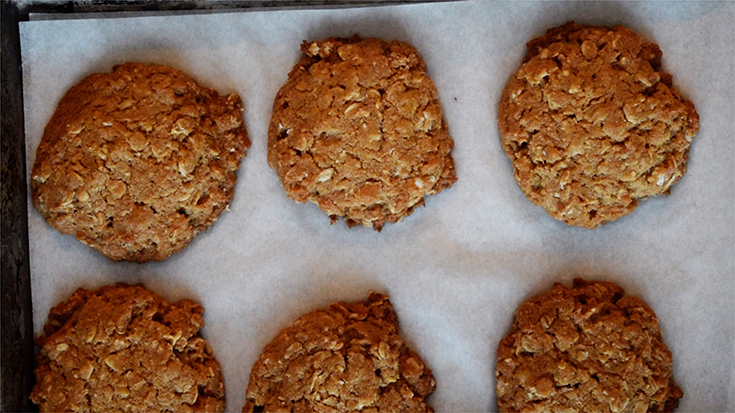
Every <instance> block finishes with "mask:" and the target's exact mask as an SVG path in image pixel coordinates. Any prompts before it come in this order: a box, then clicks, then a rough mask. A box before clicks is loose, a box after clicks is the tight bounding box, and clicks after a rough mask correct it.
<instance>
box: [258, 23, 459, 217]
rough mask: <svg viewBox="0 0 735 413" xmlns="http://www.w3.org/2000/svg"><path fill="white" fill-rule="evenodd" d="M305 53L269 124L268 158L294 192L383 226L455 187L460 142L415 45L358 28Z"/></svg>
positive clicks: (306, 47)
mask: <svg viewBox="0 0 735 413" xmlns="http://www.w3.org/2000/svg"><path fill="white" fill-rule="evenodd" d="M301 51H302V52H303V56H302V59H301V61H300V62H299V63H298V64H297V65H296V66H295V67H294V68H293V70H291V73H289V75H288V82H287V83H286V84H285V85H284V86H283V87H282V88H281V90H280V91H279V92H278V95H277V96H276V100H275V103H274V105H273V118H272V119H271V124H270V128H269V129H268V164H269V165H270V166H271V168H273V169H275V170H276V172H277V173H278V177H279V178H280V180H281V185H283V188H284V189H285V191H286V194H287V195H288V196H289V197H290V198H292V199H294V200H295V201H298V202H302V203H304V202H306V201H307V200H308V201H311V202H314V203H315V204H317V205H319V208H321V209H322V211H324V212H326V213H327V214H328V215H329V216H330V217H331V218H332V223H334V222H335V221H336V220H337V217H340V216H341V217H344V218H345V221H346V222H347V224H348V225H350V226H352V225H358V224H360V225H364V226H367V227H373V228H375V229H377V230H380V229H381V228H382V227H383V224H385V223H386V222H398V221H400V220H401V219H402V218H403V217H405V216H407V215H410V214H411V213H412V212H413V210H414V208H416V207H418V206H421V205H423V204H424V197H425V196H426V195H433V194H436V193H438V192H439V191H441V190H443V189H446V188H449V187H450V186H452V184H453V183H454V182H455V181H456V180H457V178H456V177H455V175H454V161H453V160H452V156H451V155H450V151H451V149H452V147H453V146H454V141H453V140H452V138H451V137H450V136H449V133H448V132H447V124H446V123H445V122H444V119H443V115H442V108H441V104H440V103H439V95H438V93H437V90H436V86H434V82H432V80H431V79H430V78H429V75H428V74H427V73H426V66H425V65H424V62H423V60H422V59H421V57H420V56H419V54H418V52H417V51H416V49H414V48H413V47H412V46H410V45H408V44H406V43H403V42H399V41H392V42H390V43H387V42H384V41H382V40H379V39H374V38H369V39H360V38H359V37H358V36H354V37H353V38H351V39H335V38H330V39H328V40H325V41H321V42H312V43H307V42H304V44H303V45H302V46H301Z"/></svg>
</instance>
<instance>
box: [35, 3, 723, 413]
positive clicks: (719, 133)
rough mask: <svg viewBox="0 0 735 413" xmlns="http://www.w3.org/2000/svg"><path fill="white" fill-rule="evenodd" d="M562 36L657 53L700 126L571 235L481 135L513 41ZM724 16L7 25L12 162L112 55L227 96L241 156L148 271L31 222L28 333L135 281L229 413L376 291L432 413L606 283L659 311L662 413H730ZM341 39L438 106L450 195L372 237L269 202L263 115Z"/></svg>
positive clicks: (512, 63) (287, 203) (438, 11)
mask: <svg viewBox="0 0 735 413" xmlns="http://www.w3.org/2000/svg"><path fill="white" fill-rule="evenodd" d="M567 20H575V21H577V22H581V23H588V24H603V25H613V24H623V25H626V26H629V27H631V28H633V29H634V30H636V31H637V32H638V33H639V34H641V35H642V36H643V37H644V38H646V39H649V40H654V41H656V42H657V43H658V44H659V45H660V47H661V49H662V50H663V52H664V57H663V65H664V69H665V70H667V71H668V72H670V73H671V74H673V76H674V84H675V87H676V88H677V89H678V90H679V91H680V92H681V93H682V94H683V95H684V96H686V97H687V98H689V99H691V100H692V101H693V102H694V103H695V105H696V108H697V110H698V112H699V114H700V116H701V130H700V132H699V134H698V135H697V136H696V137H695V139H694V141H693V146H692V149H691V157H690V162H689V170H688V172H687V175H686V176H685V177H684V178H683V179H682V180H681V181H680V182H679V183H678V184H676V185H675V186H674V187H673V190H672V194H671V195H670V196H668V197H657V198H654V199H650V200H647V201H644V202H642V203H641V204H640V206H639V207H638V209H637V210H636V211H635V212H633V213H632V214H631V215H629V216H627V217H624V218H623V219H621V220H619V221H618V222H615V223H611V224H607V225H605V226H603V227H601V228H598V229H596V230H593V231H589V230H586V229H581V228H574V227H570V226H567V225H565V224H563V223H561V222H558V221H556V220H554V219H552V218H550V217H549V216H548V215H547V214H546V212H545V211H544V210H543V209H541V208H539V207H536V206H534V205H533V204H531V202H529V201H528V200H527V199H526V198H525V197H524V195H523V194H522V193H521V191H520V189H519V188H518V186H517V184H516V183H515V181H514V179H513V175H512V167H511V163H510V161H509V160H508V158H507V157H506V156H505V154H504V153H503V151H502V150H501V148H500V144H499V136H498V130H497V126H496V120H497V118H496V113H497V102H498V100H499V98H500V93H501V90H502V87H503V86H504V84H505V83H506V81H507V80H508V79H509V77H510V76H511V74H512V73H513V72H514V71H515V70H516V68H517V67H518V65H520V63H521V60H522V57H523V55H524V53H525V42H526V41H528V40H530V39H531V38H533V37H535V36H538V35H541V34H543V33H544V32H545V30H546V29H547V28H550V27H554V26H557V25H561V24H563V23H564V22H566V21H567ZM734 28H735V3H733V2H723V3H713V2H702V3H698V2H677V3H665V2H653V3H647V2H644V3H628V2H624V3H605V2H588V3H576V2H561V3H557V2H554V3H546V2H543V3H537V2H518V3H517V2H511V3H507V2H492V3H490V2H479V3H478V2H461V3H441V4H424V5H405V6H391V7H380V8H372V7H371V8H358V9H335V10H311V11H309V10H290V11H264V12H243V13H226V14H208V15H188V16H165V17H135V18H114V19H84V20H64V21H33V22H28V23H22V24H21V35H22V52H23V81H24V91H25V125H26V134H27V135H26V139H27V162H28V163H27V165H28V170H29V172H30V166H31V165H32V164H33V161H34V159H35V149H36V146H37V145H38V142H39V140H40V138H41V135H42V133H43V128H44V126H45V124H46V122H47V121H48V120H49V118H50V117H51V115H52V113H53V111H54V109H55V107H56V104H57V103H58V101H59V99H60V98H61V97H62V95H63V94H64V93H65V92H66V90H67V89H69V88H70V87H71V86H72V85H73V84H75V83H77V82H78V81H80V80H81V79H82V78H83V77H84V76H86V75H88V74H91V73H95V72H101V71H109V70H110V69H111V67H112V66H113V65H114V64H118V63H123V62H126V61H141V62H157V63H163V64H168V65H171V66H174V67H177V68H179V69H181V70H183V71H184V72H186V73H188V74H189V75H190V76H192V77H194V78H195V79H197V81H199V82H200V83H201V84H203V85H207V86H209V87H214V88H216V89H217V90H219V91H220V93H230V92H237V93H239V94H240V95H241V96H242V98H243V100H244V102H245V104H246V109H245V120H246V124H247V128H248V131H249V133H250V137H251V140H252V141H253V145H252V148H251V149H250V151H249V152H248V155H247V157H246V158H245V159H244V161H243V162H242V165H241V168H240V170H239V179H238V183H237V187H236V191H235V199H234V201H233V202H232V204H231V205H230V208H231V211H230V212H227V213H225V214H224V215H223V216H222V217H221V218H220V219H219V221H218V222H217V223H216V224H215V225H214V226H213V227H212V228H210V229H209V230H208V231H207V232H206V233H204V234H202V235H200V236H199V237H198V238H196V239H195V240H194V242H192V244H191V245H190V246H189V247H188V248H187V249H185V250H184V251H183V252H182V253H180V254H178V255H176V256H174V257H172V258H170V259H168V260H166V261H165V262H162V263H148V264H144V265H138V264H130V263H113V262H110V261H108V260H107V258H105V257H103V256H102V255H100V254H98V253H96V252H94V251H92V250H91V249H89V248H88V247H86V246H85V245H83V244H81V243H80V242H78V241H76V240H75V239H74V238H73V237H71V236H65V235H61V234H59V233H58V232H57V231H55V230H53V229H52V228H51V227H50V226H49V225H47V224H46V223H45V222H44V221H43V219H42V218H41V216H40V215H39V214H38V213H37V212H36V211H35V210H34V209H33V208H32V207H31V208H30V210H29V212H28V213H29V227H30V229H29V231H30V234H29V235H30V251H31V272H32V288H33V309H34V322H35V324H34V326H35V327H34V328H35V330H36V332H40V331H41V329H42V326H43V323H44V322H45V319H46V315H47V313H48V310H49V308H50V307H51V306H53V305H55V304H56V303H58V302H59V301H61V300H64V299H66V298H67V297H68V296H69V295H70V294H71V293H72V292H73V291H74V290H75V289H76V288H77V287H80V286H84V287H87V288H93V287H97V286H101V285H103V284H111V283H114V282H117V281H127V282H144V283H145V284H146V285H147V286H148V287H149V288H151V289H153V290H155V291H157V292H159V293H161V294H162V295H164V296H166V297H167V298H169V299H172V300H175V299H179V298H184V297H189V298H192V299H195V300H197V301H198V302H200V303H202V305H204V307H205V308H206V312H205V320H206V323H207V326H206V327H205V329H204V331H203V334H204V336H205V338H206V339H207V340H208V341H209V343H210V344H211V346H212V348H213V350H214V352H215V355H216V357H217V358H218V359H219V361H220V363H221V364H222V367H223V370H224V375H225V380H226V387H227V405H228V410H230V411H239V410H240V409H241V408H242V406H243V404H244V399H245V396H244V391H245V387H246V384H247V380H248V376H249V373H250V369H251V367H252V365H253V363H254V362H255V360H256V359H257V357H258V355H259V354H260V352H261V350H262V349H263V347H264V346H265V344H266V343H268V342H269V341H270V340H271V339H272V338H273V337H274V336H275V334H276V333H277V332H278V331H279V330H280V329H282V328H284V327H286V326H287V325H289V324H290V323H291V322H293V321H294V320H295V319H296V318H297V317H298V316H299V315H301V314H303V313H305V312H308V311H310V310H312V309H314V308H317V307H323V306H326V305H327V304H328V303H330V302H334V301H339V300H346V301H352V300H361V299H365V298H366V297H367V294H368V290H370V289H373V290H376V291H380V292H385V293H389V294H390V295H391V297H392V300H393V303H394V305H395V307H396V309H397V312H398V316H399V318H400V321H401V329H402V335H403V337H404V338H405V340H406V341H407V342H408V343H409V344H410V345H411V346H413V347H414V348H415V349H416V350H417V351H418V352H419V353H420V354H421V355H422V357H423V358H424V360H425V361H426V362H427V364H428V365H429V366H430V367H431V368H432V369H433V371H434V375H435V377H436V380H437V383H438V389H437V391H436V393H435V394H434V396H433V397H432V398H431V403H432V404H433V406H434V407H435V408H436V410H437V411H448V412H483V411H493V410H495V408H496V407H495V406H496V405H495V392H494V385H495V380H494V378H493V372H494V369H495V361H494V360H495V351H496V348H497V344H498V341H499V340H500V339H501V337H502V336H503V335H504V334H505V333H506V332H507V330H508V328H509V327H510V324H511V321H512V317H513V313H514V310H515V308H516V307H517V306H518V305H519V304H520V303H521V302H523V301H524V300H526V299H528V298H530V297H531V296H532V295H534V294H537V293H540V292H543V291H545V290H548V289H549V288H551V287H552V285H553V283H554V282H562V283H565V284H567V285H569V284H570V283H571V279H572V278H573V277H574V276H582V277H587V278H591V279H604V280H610V281H614V282H617V283H619V284H620V285H621V286H623V287H624V288H626V290H627V291H628V292H629V293H631V294H635V295H638V296H640V297H641V298H643V299H644V300H645V301H647V302H648V303H649V304H650V305H651V306H652V308H653V309H654V310H655V311H656V312H657V314H658V316H659V320H660V322H661V325H662V328H663V331H664V338H665V341H666V343H667V344H668V346H669V348H670V349H671V351H672V352H673V355H674V369H675V377H676V379H677V381H678V383H679V384H680V386H681V387H682V389H683V390H684V393H685V395H684V398H683V399H682V401H681V407H680V409H679V410H678V411H680V412H695V411H696V412H714V411H726V410H728V411H733V410H735V392H734V391H733V388H734V387H735V383H734V382H733V372H734V371H735V364H734V360H735V356H734V352H735V335H734V332H735V322H734V319H735V317H734V314H733V309H734V308H735V294H734V292H735V261H734V260H735V207H734V205H735V168H734V162H733V159H734V152H735V145H734V144H733V142H734V141H733V138H732V131H733V115H734V114H735V110H734V108H733V101H734V100H735V84H734V82H733V78H735V73H733V72H734V67H735V64H734V63H733V56H735V49H734V47H733V44H735V41H734V40H735V29H734ZM353 33H359V34H360V35H362V36H364V37H366V36H377V37H381V38H384V39H400V40H404V41H408V42H410V43H412V44H413V45H414V46H416V48H417V49H418V50H419V51H420V52H421V54H422V55H423V58H424V59H425V61H426V64H427V66H428V69H429V72H430V75H431V76H432V78H433V79H434V81H435V82H436V85H437V87H438V89H439V93H440V96H441V101H442V104H443V108H444V112H445V117H446V120H447V122H448V123H449V130H450V133H451V135H452V136H453V137H454V140H455V143H456V147H455V149H454V151H453V155H454V158H455V161H456V165H457V174H458V177H459V181H458V182H457V183H456V184H455V186H454V187H452V188H451V189H449V190H446V191H444V192H442V193H441V194H439V195H437V196H433V197H429V198H428V200H427V203H426V207H423V208H420V209H418V210H417V211H416V212H415V213H414V214H413V215H412V216H410V217H408V218H406V219H405V220H404V221H403V222H401V223H399V224H394V225H387V226H386V227H385V228H384V229H383V231H382V232H381V233H378V232H375V231H373V230H371V229H366V228H352V229H349V228H347V226H346V225H345V224H344V223H343V222H339V223H338V224H336V225H332V226H330V225H329V218H328V217H327V216H326V215H325V214H323V213H322V212H321V211H319V210H318V208H317V207H316V206H314V205H313V204H308V205H302V204H298V203H295V202H293V201H291V200H290V199H288V198H287V197H286V195H285V194H284V192H283V190H282V189H281V187H280V184H279V181H278V178H277V176H276V174H275V172H274V171H272V170H271V169H269V168H268V165H267V162H266V141H267V127H268V123H269V121H270V116H271V109H272V104H273V99H274V97H275V95H276V92H277V90H278V88H279V87H280V86H281V85H282V84H283V83H284V82H285V80H286V78H287V73H288V71H289V70H290V69H291V67H292V66H293V64H294V63H295V62H296V61H297V60H298V58H299V54H300V52H299V46H300V44H301V42H302V41H303V40H307V39H308V40H318V39H322V38H326V37H329V36H350V35H352V34H353Z"/></svg>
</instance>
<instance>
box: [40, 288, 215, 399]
mask: <svg viewBox="0 0 735 413" xmlns="http://www.w3.org/2000/svg"><path fill="white" fill-rule="evenodd" d="M203 311H204V309H203V308H202V307H201V306H200V305H198V304H196V303H194V302H192V301H191V300H181V301H178V302H176V303H173V304H172V303H170V302H168V301H166V300H165V299H164V298H162V297H160V296H159V295H157V294H155V293H152V292H151V291H148V290H147V289H145V288H144V287H142V286H140V285H125V284H118V285H116V286H106V287H102V288H100V289H97V290H85V289H82V288H80V289H78V290H77V291H76V292H75V293H74V294H73V295H72V296H71V297H70V298H69V299H68V300H66V301H64V302H63V303H61V304H59V305H57V306H56V307H54V308H52V309H51V311H50V313H49V316H48V323H47V324H46V326H45V327H44V330H45V334H44V335H42V336H41V337H39V338H38V339H37V340H36V343H37V344H38V345H39V346H41V351H40V353H39V354H38V356H37V361H38V367H37V368H36V372H35V373H36V386H35V387H34V389H33V393H32V394H31V400H32V401H33V402H34V403H37V404H39V405H40V410H41V411H42V412H113V411H114V412H223V411H224V410H225V389H224V381H223V379H222V373H221V372H220V366H219V364H218V363H217V361H216V360H215V359H214V357H213V355H212V351H211V350H210V348H209V345H208V344H207V343H206V341H204V339H202V337H201V336H200V335H199V329H201V328H202V327H203V326H204V320H203V319H202V313H203Z"/></svg>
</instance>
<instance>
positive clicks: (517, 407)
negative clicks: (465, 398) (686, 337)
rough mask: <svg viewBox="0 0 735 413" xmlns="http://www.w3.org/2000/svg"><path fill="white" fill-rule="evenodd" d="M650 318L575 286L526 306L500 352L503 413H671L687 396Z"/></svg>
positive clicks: (595, 286)
mask: <svg viewBox="0 0 735 413" xmlns="http://www.w3.org/2000/svg"><path fill="white" fill-rule="evenodd" d="M672 376H673V371H672V355H671V352H670V351H669V349H668V348H667V347H666V344H664V342H663V337H662V334H661V329H660V327H659V324H658V319H657V318H656V315H655V314H654V312H653V310H651V308H650V307H649V306H648V305H647V304H646V303H644V302H643V301H641V300H640V299H638V298H637V297H632V296H625V292H624V291H623V289H622V288H620V287H619V286H617V285H615V284H613V283H609V282H587V281H584V280H581V279H575V280H574V285H573V287H572V288H567V287H565V286H563V285H561V284H556V285H555V286H554V288H553V289H552V290H551V291H549V292H547V293H544V294H540V295H538V296H535V297H533V298H532V299H530V300H529V301H527V302H525V303H523V304H522V305H521V306H520V307H519V308H518V310H517V311H516V314H515V320H514V322H513V326H512V327H511V331H510V333H509V334H508V335H507V336H506V337H504V338H503V339H502V340H501V341H500V344H499V345H498V352H497V371H496V373H495V377H496V391H497V397H498V409H499V411H501V412H525V413H531V412H538V413H541V412H569V413H572V412H579V413H582V412H600V413H608V412H610V413H611V412H615V413H628V412H630V413H645V412H671V411H673V409H674V408H675V407H676V406H678V403H679V399H680V398H681V397H682V395H683V393H682V392H681V390H680V389H679V388H678V387H677V386H676V385H675V384H674V382H673V377H672Z"/></svg>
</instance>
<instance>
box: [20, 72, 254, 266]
mask: <svg viewBox="0 0 735 413" xmlns="http://www.w3.org/2000/svg"><path fill="white" fill-rule="evenodd" d="M249 146H250V141H249V140H248V136H247V132H246V130H245V126H244V124H243V121H242V103H241V101H240V97H239V96H237V95H235V94H231V95H228V96H219V95H218V94H217V92H216V91H214V90H212V89H207V88H204V87H201V86H199V85H197V84H196V83H195V82H194V80H192V79H191V78H189V77H188V76H186V75H185V74H184V73H182V72H181V71H179V70H176V69H172V68H170V67H167V66H161V65H155V64H151V65H143V64H138V63H125V64H123V65H119V66H115V67H113V70H112V73H101V74H94V75H91V76H88V77H86V78H85V79H83V80H82V81H81V82H80V83H79V84H77V85H76V86H74V87H72V88H71V89H70V90H69V91H68V92H67V93H66V95H64V97H63V98H62V99H61V101H60V102H59V105H58V107H57V108H56V112H55V113H54V115H53V117H52V118H51V120H50V121H49V123H48V125H47V126H46V129H45V130H44V134H43V138H42V140H41V143H40V144H39V146H38V150H37V151H36V161H35V163H34V165H33V171H32V175H31V190H32V197H33V204H34V205H35V207H36V209H37V210H38V211H39V212H40V213H41V215H43V217H44V218H45V219H46V221H47V222H48V223H49V224H51V225H52V226H53V227H54V228H56V229H58V230H59V231H60V232H62V233H64V234H73V235H76V237H77V239H79V240H80V241H82V242H84V243H85V244H87V245H89V246H90V247H92V248H94V249H95V250H97V251H99V252H101V253H102V254H104V255H106V256H107V257H108V258H110V259H112V260H116V261H117V260H127V261H136V262H145V261H149V260H154V261H160V260H163V259H165V258H167V257H169V256H170V255H171V254H174V253H177V252H179V251H181V250H182V249H183V248H184V247H186V246H187V245H188V244H189V242H190V241H191V239H192V238H193V237H194V236H196V235H197V234H198V233H200V232H202V231H204V230H205V229H207V227H209V226H210V225H212V224H213V223H214V222H215V221H216V219H217V217H219V215H220V214H221V213H222V211H224V210H225V209H226V208H227V205H228V203H229V202H230V201H231V200H232V196H233V188H234V185H235V181H236V179H237V176H236V174H235V171H236V170H237V168H238V166H239V165H240V160H241V159H242V158H243V157H244V156H245V153H246V150H247V148H248V147H249Z"/></svg>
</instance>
